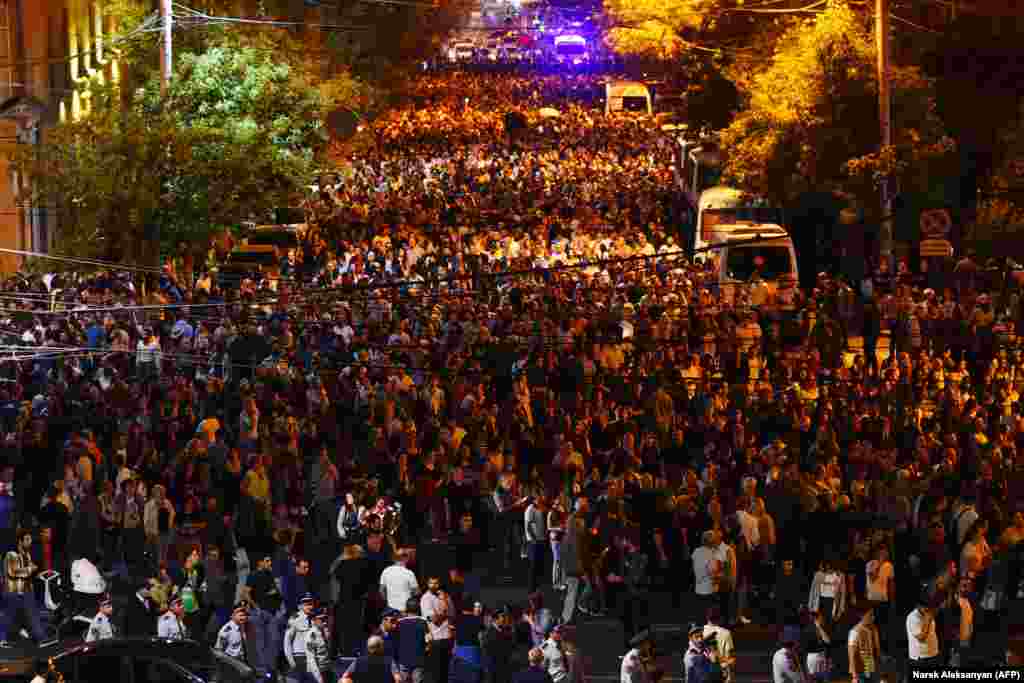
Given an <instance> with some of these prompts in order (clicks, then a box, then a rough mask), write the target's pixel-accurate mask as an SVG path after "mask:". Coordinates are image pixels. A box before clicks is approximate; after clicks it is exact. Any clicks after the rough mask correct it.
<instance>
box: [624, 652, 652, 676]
mask: <svg viewBox="0 0 1024 683" xmlns="http://www.w3.org/2000/svg"><path fill="white" fill-rule="evenodd" d="M619 680H620V682H621V683H645V682H646V681H647V674H646V673H645V672H644V668H643V664H642V663H641V661H640V651H639V650H637V649H635V648H634V649H632V650H630V651H629V652H627V653H626V656H625V657H623V658H622V669H621V671H620V675H619Z"/></svg>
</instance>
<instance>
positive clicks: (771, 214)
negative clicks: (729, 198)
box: [701, 206, 783, 228]
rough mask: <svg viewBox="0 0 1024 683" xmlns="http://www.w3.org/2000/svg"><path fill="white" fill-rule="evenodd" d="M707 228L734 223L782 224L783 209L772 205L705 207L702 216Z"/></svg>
mask: <svg viewBox="0 0 1024 683" xmlns="http://www.w3.org/2000/svg"><path fill="white" fill-rule="evenodd" d="M701 221H702V222H703V223H704V227H705V228H709V227H711V226H713V225H729V224H732V223H740V222H743V223H753V224H757V223H772V224H774V225H782V224H783V221H782V210H781V209H775V208H771V207H767V206H766V207H760V206H741V207H737V208H733V209H705V210H704V213H703V215H702V216H701Z"/></svg>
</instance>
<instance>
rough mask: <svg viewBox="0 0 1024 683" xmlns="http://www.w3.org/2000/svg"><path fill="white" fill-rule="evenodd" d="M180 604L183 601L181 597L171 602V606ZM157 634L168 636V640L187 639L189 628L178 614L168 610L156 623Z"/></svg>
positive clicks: (159, 636)
mask: <svg viewBox="0 0 1024 683" xmlns="http://www.w3.org/2000/svg"><path fill="white" fill-rule="evenodd" d="M180 604H182V601H181V598H178V599H177V600H175V601H174V602H172V603H171V606H172V607H175V606H177V605H180ZM156 635H157V637H158V638H167V639H168V640H185V639H186V638H188V629H186V628H185V624H184V623H183V622H182V621H181V619H179V618H178V615H177V614H175V613H174V612H172V611H171V610H167V611H166V612H164V614H163V615H162V616H161V617H160V619H159V620H158V621H157V623H156Z"/></svg>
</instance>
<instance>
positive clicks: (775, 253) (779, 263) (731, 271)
mask: <svg viewBox="0 0 1024 683" xmlns="http://www.w3.org/2000/svg"><path fill="white" fill-rule="evenodd" d="M758 265H760V269H759V270H760V273H761V278H762V279H765V280H775V279H778V278H779V277H780V276H782V275H788V274H789V273H791V272H792V269H791V267H790V258H789V248H788V247H784V246H765V247H759V246H749V247H731V248H730V249H729V253H728V256H727V257H726V264H725V274H726V276H727V277H728V278H729V279H732V280H749V279H750V278H751V276H752V275H753V274H754V271H755V269H758Z"/></svg>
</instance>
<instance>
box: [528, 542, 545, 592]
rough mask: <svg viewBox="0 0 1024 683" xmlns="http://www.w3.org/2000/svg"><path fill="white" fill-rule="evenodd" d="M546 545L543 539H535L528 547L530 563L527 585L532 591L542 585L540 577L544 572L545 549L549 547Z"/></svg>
mask: <svg viewBox="0 0 1024 683" xmlns="http://www.w3.org/2000/svg"><path fill="white" fill-rule="evenodd" d="M546 546H547V544H546V543H544V542H543V541H534V542H531V543H530V544H529V545H528V546H527V547H526V557H527V560H529V565H530V569H529V578H528V580H527V585H528V586H529V589H530V592H531V593H532V592H534V591H535V590H537V587H538V586H540V579H541V576H542V575H543V572H544V551H545V550H546V549H547V548H546Z"/></svg>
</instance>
